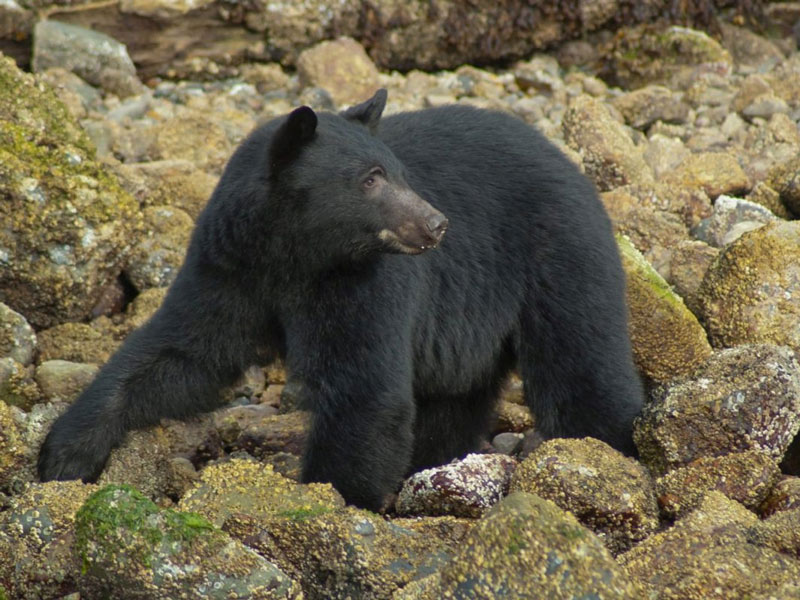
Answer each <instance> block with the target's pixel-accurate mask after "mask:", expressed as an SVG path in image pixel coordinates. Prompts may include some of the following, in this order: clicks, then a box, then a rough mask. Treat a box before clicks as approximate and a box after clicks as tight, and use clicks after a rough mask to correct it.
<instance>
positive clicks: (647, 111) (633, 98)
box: [613, 85, 689, 129]
mask: <svg viewBox="0 0 800 600" xmlns="http://www.w3.org/2000/svg"><path fill="white" fill-rule="evenodd" d="M613 105H614V107H615V108H616V109H617V110H618V111H619V112H620V113H622V116H623V117H625V121H626V122H627V123H628V124H629V125H630V126H631V127H635V128H637V129H645V128H647V127H648V126H650V125H652V124H653V123H655V122H656V121H664V122H666V123H673V122H674V123H684V122H685V121H686V118H687V117H688V116H689V105H688V104H685V103H684V102H683V101H682V99H681V97H680V96H679V95H678V94H675V93H673V92H671V91H670V90H669V89H668V88H666V87H664V86H662V85H649V86H646V87H643V88H639V89H638V90H635V91H633V92H628V93H627V94H623V95H621V96H618V97H617V98H615V99H614V101H613Z"/></svg>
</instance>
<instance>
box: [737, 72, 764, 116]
mask: <svg viewBox="0 0 800 600" xmlns="http://www.w3.org/2000/svg"><path fill="white" fill-rule="evenodd" d="M769 94H772V87H771V86H770V83H769V82H768V81H767V80H766V79H765V78H764V76H763V75H759V74H757V73H754V74H752V75H748V76H747V77H745V78H744V81H742V82H741V84H740V85H739V89H738V91H737V92H736V95H735V96H734V98H733V104H732V105H731V108H733V110H735V111H736V112H742V111H743V110H744V109H745V108H746V107H748V106H750V104H752V103H753V100H755V99H756V98H758V97H759V96H763V95H769Z"/></svg>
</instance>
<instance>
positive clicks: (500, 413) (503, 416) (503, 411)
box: [494, 400, 534, 433]
mask: <svg viewBox="0 0 800 600" xmlns="http://www.w3.org/2000/svg"><path fill="white" fill-rule="evenodd" d="M496 412H497V423H496V424H495V426H494V431H495V432H497V431H512V432H514V433H520V432H522V431H525V430H527V429H530V428H531V427H533V425H534V418H533V414H531V409H530V408H528V407H527V406H525V405H521V404H515V403H513V402H508V401H507V400H500V401H499V402H498V403H497V408H496Z"/></svg>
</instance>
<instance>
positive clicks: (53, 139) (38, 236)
mask: <svg viewBox="0 0 800 600" xmlns="http://www.w3.org/2000/svg"><path fill="white" fill-rule="evenodd" d="M0 81H2V82H3V85H0V140H2V142H1V143H0V195H1V196H2V197H3V198H5V200H4V201H3V203H2V206H0V215H1V216H0V219H2V220H3V222H4V223H7V224H8V227H7V228H6V229H3V230H2V231H0V264H2V266H3V268H2V269H0V301H2V302H5V303H6V304H7V305H9V306H10V307H11V308H13V309H14V310H16V311H18V312H20V313H22V314H23V315H25V317H26V319H27V320H28V322H29V323H30V324H31V325H33V326H34V327H37V328H45V327H50V326H52V325H55V324H57V323H62V322H65V321H69V320H80V319H83V318H86V317H88V316H89V315H90V314H91V310H92V308H93V307H94V305H95V304H96V302H97V299H98V297H99V296H100V295H101V294H102V292H103V289H104V288H105V287H106V286H107V285H108V283H109V282H110V281H112V280H113V279H115V278H116V276H117V275H118V274H119V271H120V269H121V266H122V264H123V263H124V261H125V259H126V258H127V254H128V252H129V243H130V239H131V237H132V235H133V234H134V232H135V230H136V226H137V211H138V207H137V205H136V203H135V202H134V201H133V199H132V198H131V197H130V196H129V195H128V194H127V193H125V192H123V191H122V189H121V188H120V187H119V185H118V183H117V182H116V181H115V179H114V177H113V176H112V175H111V174H110V173H109V172H108V171H107V170H105V168H103V167H101V166H100V165H99V164H98V163H97V162H95V160H94V152H93V151H92V149H91V147H90V144H89V141H88V139H87V138H86V136H85V135H84V134H83V133H82V132H81V130H80V129H79V128H78V126H77V124H75V122H74V121H73V120H72V119H71V117H70V116H69V115H68V114H67V111H66V109H65V108H64V106H63V104H61V103H60V102H59V101H58V100H56V98H55V96H54V94H53V93H52V91H51V90H49V89H48V88H46V87H44V86H41V85H40V84H38V83H36V80H35V79H34V78H33V77H32V76H30V75H25V74H23V73H22V72H21V71H19V70H18V69H17V68H16V67H15V66H14V65H13V63H11V61H9V60H8V59H0ZM45 232H46V235H44V233H45Z"/></svg>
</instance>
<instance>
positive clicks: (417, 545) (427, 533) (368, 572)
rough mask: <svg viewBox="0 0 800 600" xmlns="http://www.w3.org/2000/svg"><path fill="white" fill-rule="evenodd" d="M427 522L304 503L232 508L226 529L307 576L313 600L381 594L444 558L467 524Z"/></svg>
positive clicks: (383, 596) (306, 584) (305, 583)
mask: <svg viewBox="0 0 800 600" xmlns="http://www.w3.org/2000/svg"><path fill="white" fill-rule="evenodd" d="M421 523H423V522H422V521H420V522H418V523H416V524H414V523H410V519H400V520H399V521H398V522H387V521H386V520H384V519H382V518H381V517H379V516H378V515H375V514H373V513H370V512H368V511H365V510H359V509H356V508H353V507H350V506H348V507H346V508H344V509H338V510H335V511H329V512H325V511H314V510H311V509H308V508H306V507H302V506H298V507H297V508H295V509H293V510H285V511H282V512H281V513H278V514H276V515H274V516H273V517H272V518H270V519H268V520H263V519H259V518H254V517H251V516H250V515H246V514H240V515H233V516H231V517H230V518H229V519H228V521H226V523H225V526H224V529H225V530H226V531H229V532H230V533H231V534H232V535H234V536H235V537H238V538H239V539H242V540H243V541H245V543H247V544H248V545H250V546H251V547H253V548H255V549H256V550H257V551H258V552H259V553H261V554H262V555H263V556H266V557H267V558H268V559H269V560H271V561H273V562H275V564H277V565H278V566H279V567H280V568H281V569H282V570H283V571H285V572H286V573H287V574H288V575H289V576H290V577H292V578H294V579H296V580H297V581H301V582H302V584H303V591H304V593H305V597H306V598H308V599H310V600H327V599H328V598H374V599H375V600H381V599H388V598H391V597H392V594H393V593H394V592H395V591H396V590H397V589H398V588H399V587H402V586H404V585H407V584H408V583H409V582H411V581H414V580H417V579H420V578H422V577H425V576H426V575H429V574H430V573H433V572H434V571H436V570H437V569H439V568H441V567H442V566H443V565H444V564H446V563H447V561H448V560H449V559H450V557H451V556H452V555H453V554H454V552H455V549H456V545H457V543H458V541H459V540H460V539H461V538H463V534H464V531H465V529H467V527H465V526H464V525H463V524H462V523H461V522H460V520H457V519H454V518H453V517H438V518H431V519H430V521H429V522H428V523H427V525H426V526H425V527H420V526H419V525H420V524H421Z"/></svg>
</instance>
